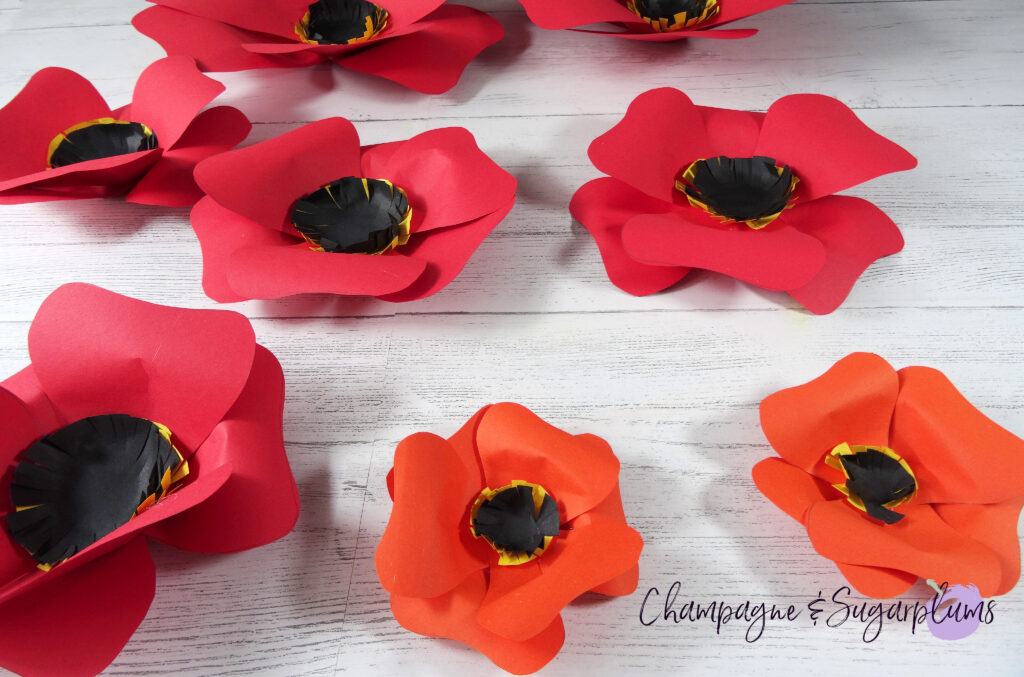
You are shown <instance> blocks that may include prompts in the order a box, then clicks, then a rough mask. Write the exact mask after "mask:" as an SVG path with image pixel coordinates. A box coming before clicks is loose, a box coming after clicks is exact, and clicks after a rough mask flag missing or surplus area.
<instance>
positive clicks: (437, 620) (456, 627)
mask: <svg viewBox="0 0 1024 677" xmlns="http://www.w3.org/2000/svg"><path fill="white" fill-rule="evenodd" d="M486 592H487V574H486V573H485V572H483V571H478V572H475V573H473V574H470V575H469V576H468V577H467V578H466V579H465V580H463V581H462V583H461V584H460V585H459V586H458V587H456V588H455V589H453V590H452V591H451V592H449V593H447V594H445V595H441V596H439V597H434V598H431V599H422V598H417V597H403V596H401V595H392V596H391V610H392V611H393V612H394V614H395V619H396V620H397V621H398V622H399V624H400V625H401V626H402V627H404V628H406V629H407V630H411V631H412V632H415V633H418V634H421V635H427V636H430V637H447V638H449V639H454V640H456V641H459V642H462V643H463V644H468V645H469V646H471V647H473V648H474V649H476V650H477V651H479V652H480V653H482V654H484V655H485V656H487V657H488V658H490V659H491V660H492V661H493V662H494V663H495V665H497V666H498V667H500V668H501V669H503V670H506V671H507V672H511V673H512V674H514V675H528V674H530V673H533V672H536V671H537V670H540V669H541V668H542V667H544V665H546V664H547V663H548V662H549V661H550V660H551V659H552V658H554V657H555V655H556V654H557V653H558V650H559V649H561V648H562V643H563V642H564V641H565V629H564V628H563V626H562V619H561V617H555V619H554V620H553V621H551V623H550V624H549V625H548V626H547V627H546V628H544V629H543V630H542V631H541V632H539V633H537V634H536V635H534V636H533V637H530V638H528V639H526V640H524V641H516V640H512V639H508V638H507V637H503V636H501V635H498V634H496V633H494V632H491V631H490V630H488V629H487V628H485V627H483V626H482V625H481V624H480V623H479V622H478V621H477V609H478V608H479V607H480V603H481V601H482V600H483V598H484V595H485V594H486Z"/></svg>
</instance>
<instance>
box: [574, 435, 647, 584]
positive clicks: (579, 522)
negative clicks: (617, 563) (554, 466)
mask: <svg viewBox="0 0 1024 677" xmlns="http://www.w3.org/2000/svg"><path fill="white" fill-rule="evenodd" d="M576 439H577V440H578V441H580V442H582V443H584V444H595V445H599V446H604V445H606V444H607V442H605V441H604V440H602V439H601V438H600V437H597V436H596V435H589V434H583V435H577V436H576ZM608 521H611V522H618V523H622V524H625V522H626V513H625V511H624V510H623V509H622V494H621V492H620V491H619V486H618V485H617V484H616V485H615V488H614V489H612V492H611V493H610V494H608V496H607V497H605V499H604V500H603V501H601V502H600V503H598V504H597V505H596V506H594V507H593V509H591V510H588V511H587V512H585V513H583V514H582V515H580V516H579V517H577V518H576V519H575V520H573V523H572V526H573V528H574V529H576V528H582V527H585V526H587V525H588V524H594V523H596V522H608ZM639 582H640V565H639V564H633V566H632V567H630V568H629V569H627V570H626V571H625V572H623V573H621V574H618V575H616V576H615V577H614V578H610V579H608V580H607V581H604V582H603V583H601V584H600V585H595V586H594V587H592V588H591V589H590V590H591V592H596V593H598V594H600V595H608V596H610V597H622V596H625V595H629V594H632V592H633V591H634V590H636V586H637V585H638V584H639Z"/></svg>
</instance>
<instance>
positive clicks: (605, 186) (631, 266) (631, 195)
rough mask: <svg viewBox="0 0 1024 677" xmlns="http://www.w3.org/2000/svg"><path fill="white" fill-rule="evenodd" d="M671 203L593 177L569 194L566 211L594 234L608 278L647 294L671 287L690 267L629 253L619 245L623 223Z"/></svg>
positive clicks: (668, 208) (668, 207) (660, 211)
mask: <svg viewBox="0 0 1024 677" xmlns="http://www.w3.org/2000/svg"><path fill="white" fill-rule="evenodd" d="M672 209H673V207H672V205H670V204H669V203H667V202H664V201H662V200H656V199H654V198H652V197H650V196H648V195H646V194H644V193H641V192H640V191H638V190H636V189H635V188H632V187H630V186H629V185H627V184H625V183H623V182H622V181H619V180H618V179H613V178H611V177H604V178H600V179H594V180H593V181H590V182H588V183H586V184H584V185H583V186H582V187H581V188H580V189H579V190H577V191H576V193H575V194H574V195H573V196H572V201H571V202H570V203H569V211H570V212H572V215H573V218H575V219H576V220H577V221H579V222H580V223H581V224H583V226H584V227H585V228H586V229H587V230H588V231H590V234H591V235H593V236H594V241H595V242H597V247H598V249H599V250H600V252H601V259H602V260H603V261H604V267H605V270H607V272H608V278H609V279H610V280H611V281H612V283H613V284H614V285H615V286H616V287H618V288H619V289H621V290H623V291H625V292H628V293H630V294H633V295H635V296H646V295H648V294H653V293H654V292H658V291H661V290H662V289H665V288H666V287H670V286H672V285H673V284H675V283H676V282H679V280H681V279H683V278H684V277H685V276H686V274H687V273H688V272H690V269H689V268H687V267H680V266H653V265H648V264H645V263H641V262H639V261H637V260H636V259H634V258H633V257H632V256H630V255H629V254H628V253H627V252H626V249H625V247H624V246H623V244H622V226H623V224H625V223H626V221H628V220H629V219H630V218H632V217H633V216H635V215H636V214H637V213H648V214H663V213H665V212H667V211H671V210H672Z"/></svg>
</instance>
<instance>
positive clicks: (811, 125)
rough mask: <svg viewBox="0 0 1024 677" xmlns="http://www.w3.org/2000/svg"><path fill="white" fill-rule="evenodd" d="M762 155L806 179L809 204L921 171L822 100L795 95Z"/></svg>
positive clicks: (761, 145) (782, 103)
mask: <svg viewBox="0 0 1024 677" xmlns="http://www.w3.org/2000/svg"><path fill="white" fill-rule="evenodd" d="M756 154H757V155H765V156H768V157H772V158H775V159H777V160H779V161H781V162H785V163H786V164H788V165H789V166H790V167H791V168H792V169H793V173H794V174H796V175H797V176H798V177H800V184H799V186H798V187H797V195H798V197H799V198H800V199H801V200H803V201H809V200H814V199H816V198H819V197H823V196H825V195H831V194H833V193H838V192H839V191H841V190H845V189H846V188H850V187H851V186H856V185H857V184H859V183H863V182H865V181H868V180H870V179H873V178H875V177H877V176H882V175H883V174H889V173H891V172H900V171H904V170H907V169H913V168H914V167H915V166H917V160H916V159H915V158H914V156H913V155H911V154H910V153H908V152H907V151H905V150H904V149H903V148H901V147H899V146H898V145H896V144H895V143H893V142H892V141H890V140H889V139H887V138H885V137H884V136H882V135H880V134H877V133H876V132H874V131H872V130H871V129H870V128H868V126H867V125H865V124H864V123H863V122H861V121H860V119H858V118H857V116H856V114H855V113H854V112H853V111H852V110H850V109H849V108H847V107H846V105H844V104H843V103H842V102H840V101H837V100H836V99H833V98H832V97H829V96H823V95H821V94H793V95H790V96H785V97H782V98H781V99H779V100H778V101H776V102H775V103H773V104H772V105H771V107H770V108H769V109H768V112H767V113H766V115H765V119H764V124H763V125H762V127H761V138H760V141H759V142H758V144H757V153H756Z"/></svg>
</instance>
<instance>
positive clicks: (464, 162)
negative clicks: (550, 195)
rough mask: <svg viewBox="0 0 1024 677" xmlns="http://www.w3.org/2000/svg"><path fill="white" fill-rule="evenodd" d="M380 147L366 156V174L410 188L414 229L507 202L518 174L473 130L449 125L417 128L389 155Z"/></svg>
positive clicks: (466, 218)
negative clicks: (426, 129) (489, 153)
mask: <svg viewBox="0 0 1024 677" xmlns="http://www.w3.org/2000/svg"><path fill="white" fill-rule="evenodd" d="M376 151H377V148H371V149H369V150H367V151H366V153H365V155H364V156H363V162H362V166H363V170H364V171H366V172H367V174H366V176H367V178H377V179H387V180H388V181H391V182H392V183H394V184H395V185H396V186H399V187H401V188H402V189H404V190H405V191H406V193H407V194H408V197H409V204H410V205H412V214H413V218H412V232H413V237H414V238H415V234H417V233H423V232H424V231H427V230H431V229H433V228H443V227H445V226H454V225H457V224H460V223H467V222H469V221H472V220H474V219H478V218H480V217H481V216H485V215H488V214H491V213H492V212H494V211H496V210H498V209H501V208H502V207H504V206H505V205H508V204H509V203H510V201H511V200H512V199H513V198H514V197H515V192H516V179H515V177H514V176H512V175H511V174H509V173H508V172H506V171H505V170H504V169H502V168H501V167H499V166H498V165H497V164H496V163H495V162H494V161H493V160H492V159H491V158H489V157H487V155H485V154H484V152H483V151H481V150H480V147H479V146H477V145H476V139H474V138H473V135H472V134H471V133H470V132H469V130H467V129H464V128H462V127H446V128H443V129H434V130H431V131H429V132H424V133H423V134H418V135H416V136H414V137H413V138H411V139H409V140H408V141H406V142H404V143H403V144H402V145H401V147H400V148H399V149H398V150H397V151H394V150H393V149H390V148H386V149H384V150H383V151H380V152H381V157H384V155H383V154H384V153H386V154H387V156H386V161H385V162H380V161H378V160H377V159H376V157H377V152H376Z"/></svg>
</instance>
